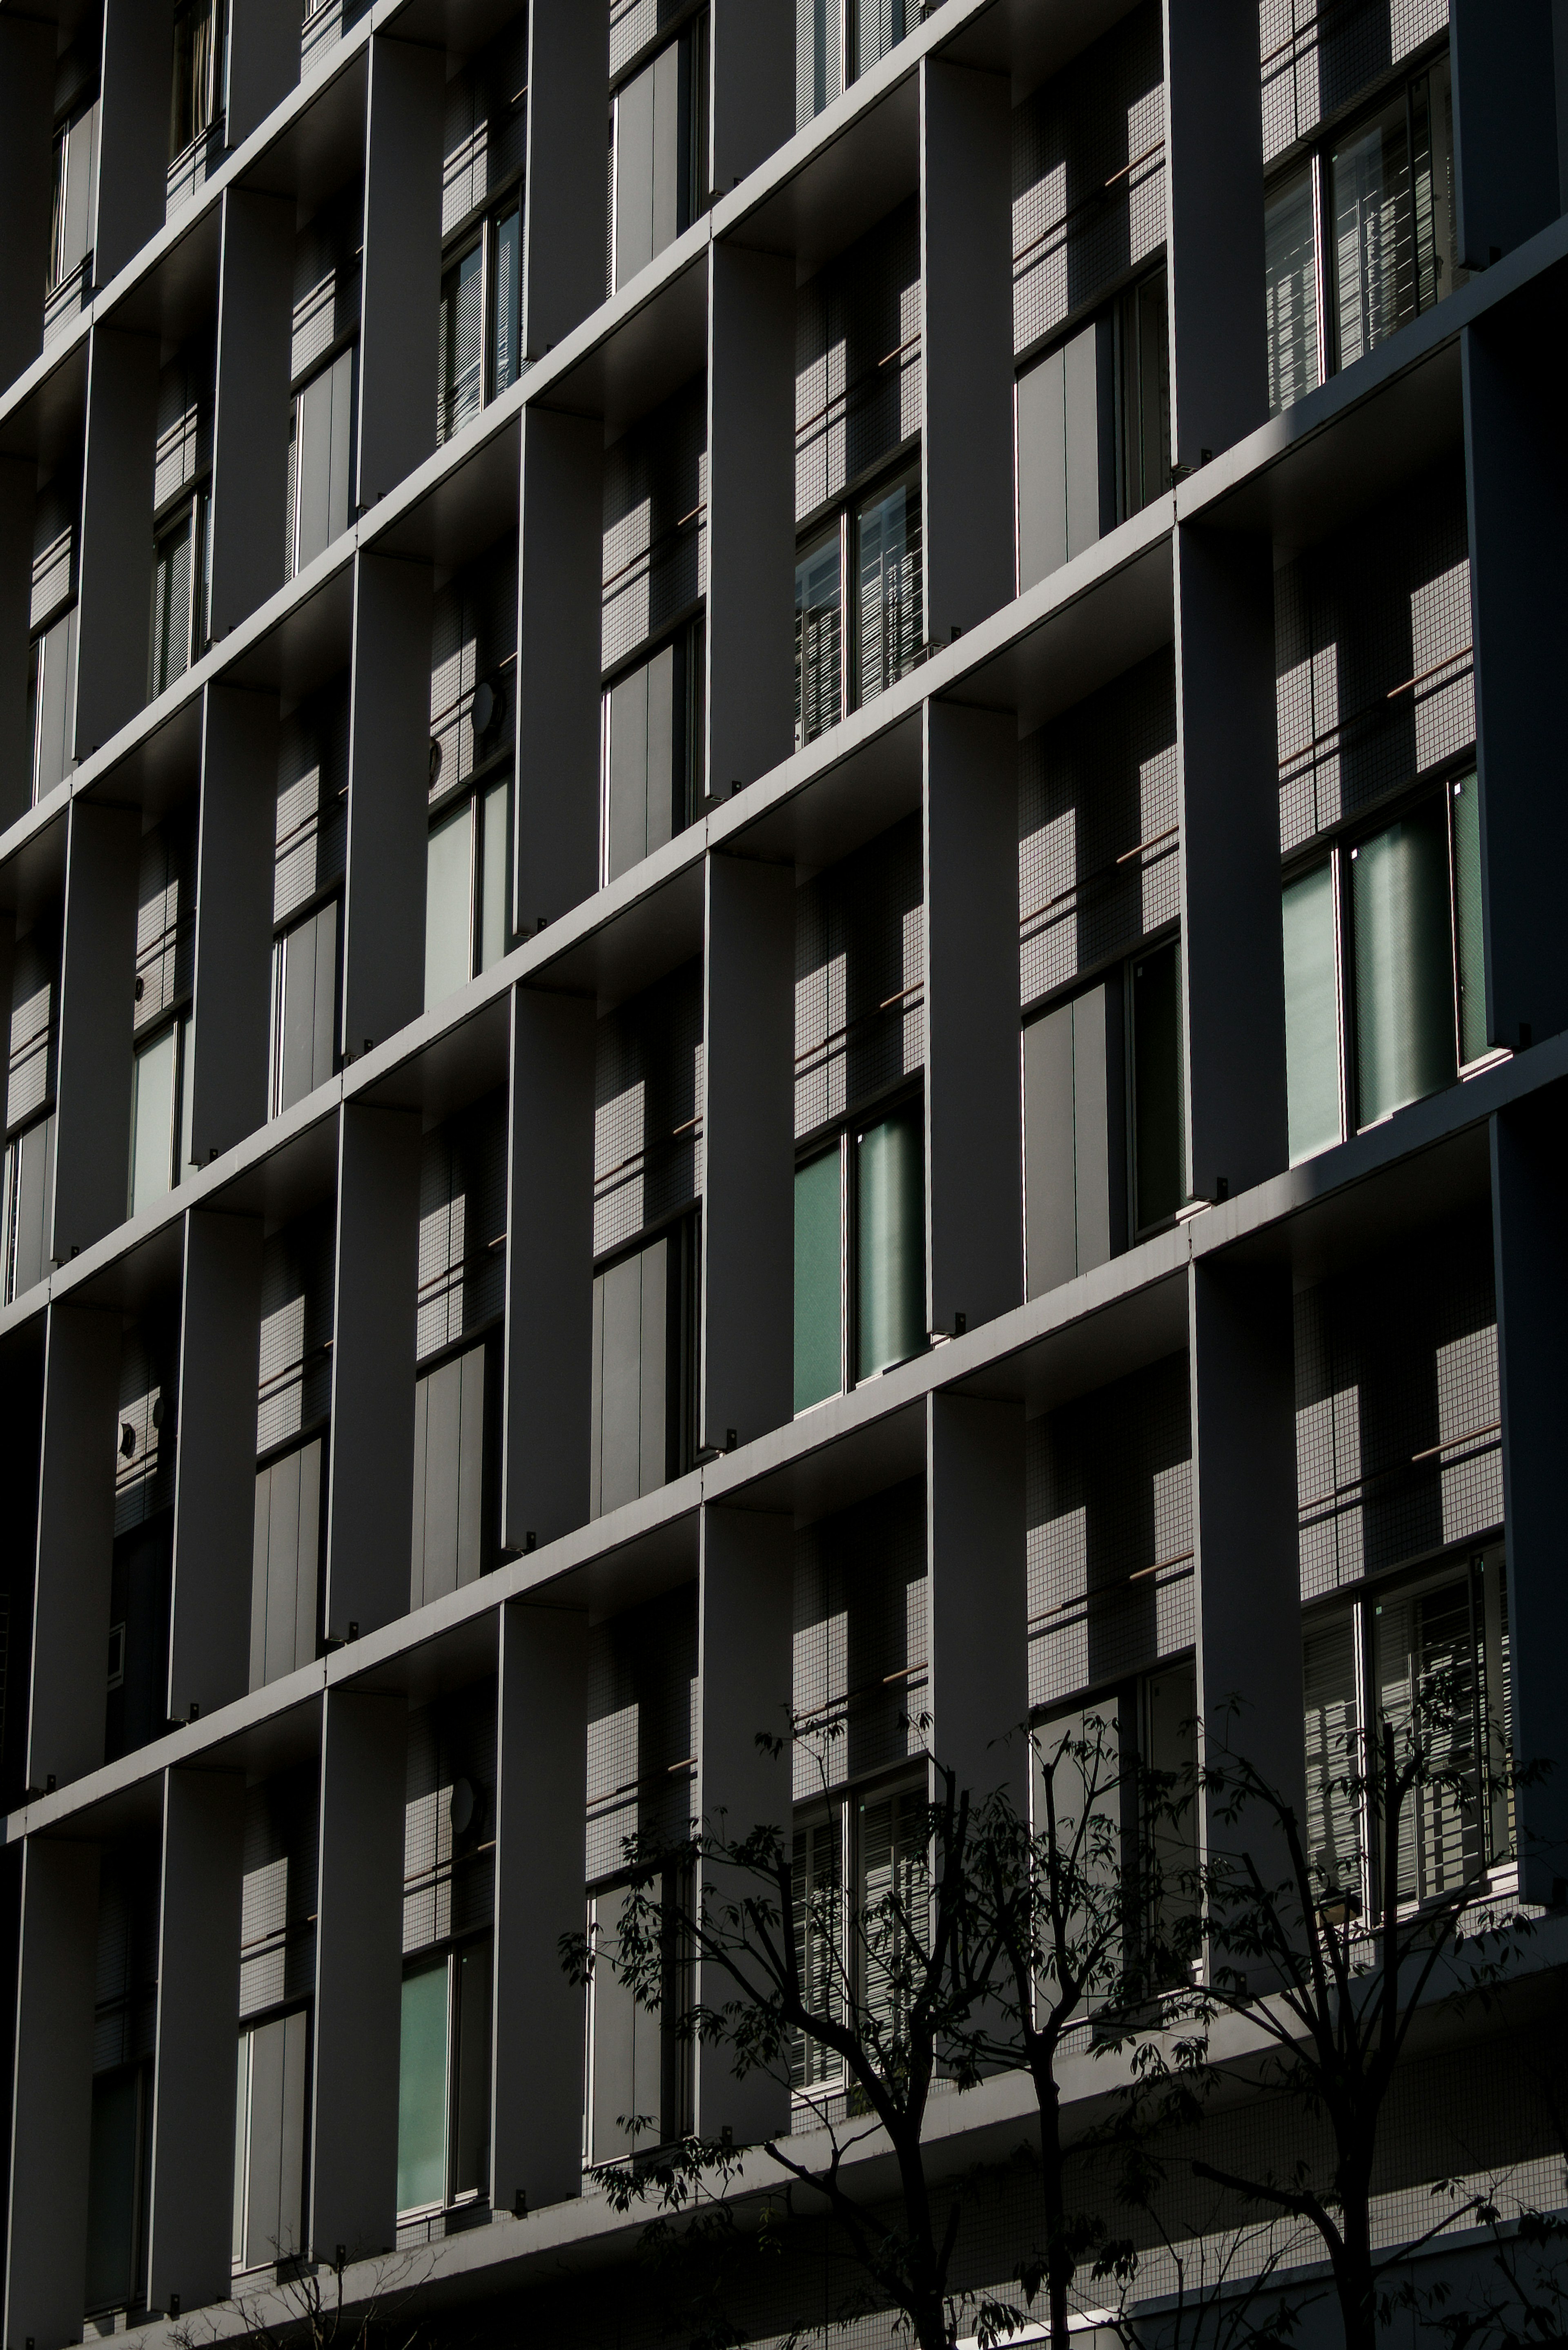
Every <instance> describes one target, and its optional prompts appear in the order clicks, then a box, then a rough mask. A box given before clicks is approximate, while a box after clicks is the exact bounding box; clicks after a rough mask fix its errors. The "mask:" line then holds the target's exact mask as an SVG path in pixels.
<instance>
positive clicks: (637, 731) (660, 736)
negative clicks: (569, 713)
mask: <svg viewBox="0 0 1568 2350" xmlns="http://www.w3.org/2000/svg"><path fill="white" fill-rule="evenodd" d="M704 658H705V637H704V630H703V625H702V620H701V615H699V616H698V618H697V619H693V620H690V621H688V622H687V624H686V626H685V627H684V628H683V629H680V630H679V631H678V633H677V634H676V635H675V636H674V637H673V638H671V639H670V642H669V643H668V644H665V645H661V646H660V647H659V650H658V651H657V652H655V653H652V654H645V655H643V656H642V657H641V658H640V659H639V660H638V663H637V665H636V667H635V668H634V669H629V670H627V671H623V672H622V674H621V675H620V676H619V677H618V678H617V679H616V681H615V682H614V683H613V684H612V685H610V686H607V688H606V690H605V697H604V749H603V774H604V805H603V809H602V812H601V837H602V842H603V847H602V854H601V860H600V878H601V880H603V881H606V882H608V881H614V880H616V879H618V877H619V875H621V874H622V873H625V872H627V871H628V870H629V868H631V867H632V866H634V865H638V864H640V863H641V861H642V859H643V858H645V857H649V856H651V855H652V853H653V851H654V850H655V849H656V848H662V847H663V846H664V844H665V842H666V841H667V840H671V839H673V838H674V837H675V835H676V834H677V833H678V832H684V831H685V829H686V827H687V826H688V825H689V824H691V822H693V820H694V819H695V817H696V816H697V815H698V814H699V813H700V811H701V805H702V770H703V739H702V738H703V698H704V686H705V678H704Z"/></svg>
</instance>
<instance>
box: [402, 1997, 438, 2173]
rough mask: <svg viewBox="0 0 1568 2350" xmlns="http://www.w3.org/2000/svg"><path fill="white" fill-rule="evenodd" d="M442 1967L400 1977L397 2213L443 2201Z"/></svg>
mask: <svg viewBox="0 0 1568 2350" xmlns="http://www.w3.org/2000/svg"><path fill="white" fill-rule="evenodd" d="M446 1996H447V1966H446V1961H445V1960H444V1959H443V1960H441V1964H440V1965H439V1966H434V1967H427V1968H426V1969H425V1970H424V1971H423V1972H422V1973H421V1974H416V1975H405V1977H404V1978H403V2019H402V2039H401V2045H400V2052H399V2061H398V2209H399V2210H400V2211H417V2210H423V2209H424V2208H426V2207H427V2206H428V2205H430V2204H432V2203H441V2202H444V2200H445V2199H446Z"/></svg>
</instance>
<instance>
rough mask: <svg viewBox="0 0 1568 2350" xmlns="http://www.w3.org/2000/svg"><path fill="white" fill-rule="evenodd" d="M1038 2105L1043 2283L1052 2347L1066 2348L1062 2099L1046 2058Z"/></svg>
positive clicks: (1070, 2267) (1069, 2275) (1071, 2265)
mask: <svg viewBox="0 0 1568 2350" xmlns="http://www.w3.org/2000/svg"><path fill="white" fill-rule="evenodd" d="M1034 2095H1035V2100H1036V2103H1037V2104H1038V2106H1039V2108H1040V2192H1041V2200H1042V2202H1043V2204H1044V2212H1045V2284H1046V2291H1047V2293H1048V2295H1049V2302H1050V2313H1051V2344H1052V2350H1068V2339H1069V2332H1070V2329H1069V2325H1068V2309H1067V2295H1068V2293H1069V2291H1070V2289H1071V2287H1072V2282H1073V2274H1074V2271H1075V2267H1076V2262H1075V2261H1074V2258H1073V2255H1072V2253H1071V2251H1069V2250H1068V2246H1067V2212H1066V2198H1065V2196H1064V2192H1063V2188H1062V2101H1061V2097H1060V2095H1059V2094H1058V2091H1057V2087H1056V2075H1055V2073H1054V2069H1053V2067H1052V2065H1051V2063H1050V2061H1049V2059H1048V2058H1047V2059H1045V2060H1044V2061H1043V2064H1042V2065H1041V2066H1040V2067H1039V2068H1037V2069H1036V2070H1035V2074H1034Z"/></svg>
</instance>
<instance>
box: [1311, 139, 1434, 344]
mask: <svg viewBox="0 0 1568 2350" xmlns="http://www.w3.org/2000/svg"><path fill="white" fill-rule="evenodd" d="M1330 170H1331V172H1332V188H1333V196H1332V204H1333V220H1334V265H1335V274H1336V279H1337V286H1338V294H1339V315H1338V329H1339V363H1340V365H1341V367H1349V366H1350V365H1351V363H1352V361H1353V360H1355V359H1361V358H1362V357H1364V355H1365V354H1366V352H1367V351H1370V350H1375V349H1376V348H1377V345H1378V344H1379V343H1382V342H1386V340H1387V338H1388V337H1389V336H1390V335H1391V334H1393V333H1394V332H1395V331H1396V330H1397V328H1400V327H1402V326H1403V325H1404V324H1405V322H1406V320H1407V318H1411V317H1414V316H1415V314H1416V311H1417V307H1419V303H1418V297H1417V261H1416V240H1415V210H1414V206H1413V203H1412V200H1411V184H1410V149H1409V139H1408V134H1407V117H1406V106H1405V99H1404V97H1403V95H1401V96H1400V97H1399V98H1397V99H1395V101H1394V102H1393V104H1392V105H1390V106H1386V107H1385V108H1384V109H1383V110H1382V112H1381V113H1380V114H1378V115H1376V117H1375V118H1374V120H1372V121H1371V122H1368V123H1366V124H1365V125H1363V127H1362V128H1361V129H1360V130H1357V131H1355V133H1354V134H1353V135H1352V136H1351V137H1350V138H1348V139H1346V140H1344V141H1343V142H1342V144H1341V145H1340V146H1339V147H1337V148H1336V149H1335V151H1334V155H1333V158H1332V160H1331V164H1330Z"/></svg>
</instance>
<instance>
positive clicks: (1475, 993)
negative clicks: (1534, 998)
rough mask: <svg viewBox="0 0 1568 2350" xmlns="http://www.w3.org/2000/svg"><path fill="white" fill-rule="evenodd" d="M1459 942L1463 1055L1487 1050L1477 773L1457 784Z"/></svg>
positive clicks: (1470, 1056)
mask: <svg viewBox="0 0 1568 2350" xmlns="http://www.w3.org/2000/svg"><path fill="white" fill-rule="evenodd" d="M1453 802H1454V942H1455V946H1456V949H1457V953H1456V956H1455V960H1456V962H1458V965H1459V1056H1460V1058H1461V1059H1462V1060H1465V1061H1475V1060H1479V1059H1480V1055H1482V1054H1483V1053H1484V1052H1485V1051H1486V1049H1487V1046H1488V1044H1489V1042H1490V1039H1489V1037H1488V1035H1487V1026H1486V953H1485V947H1484V943H1483V941H1482V936H1481V863H1480V790H1479V788H1478V786H1477V784H1476V779H1475V777H1474V776H1473V775H1466V776H1465V777H1464V778H1463V780H1462V781H1461V782H1459V783H1457V784H1456V785H1454V791H1453Z"/></svg>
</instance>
